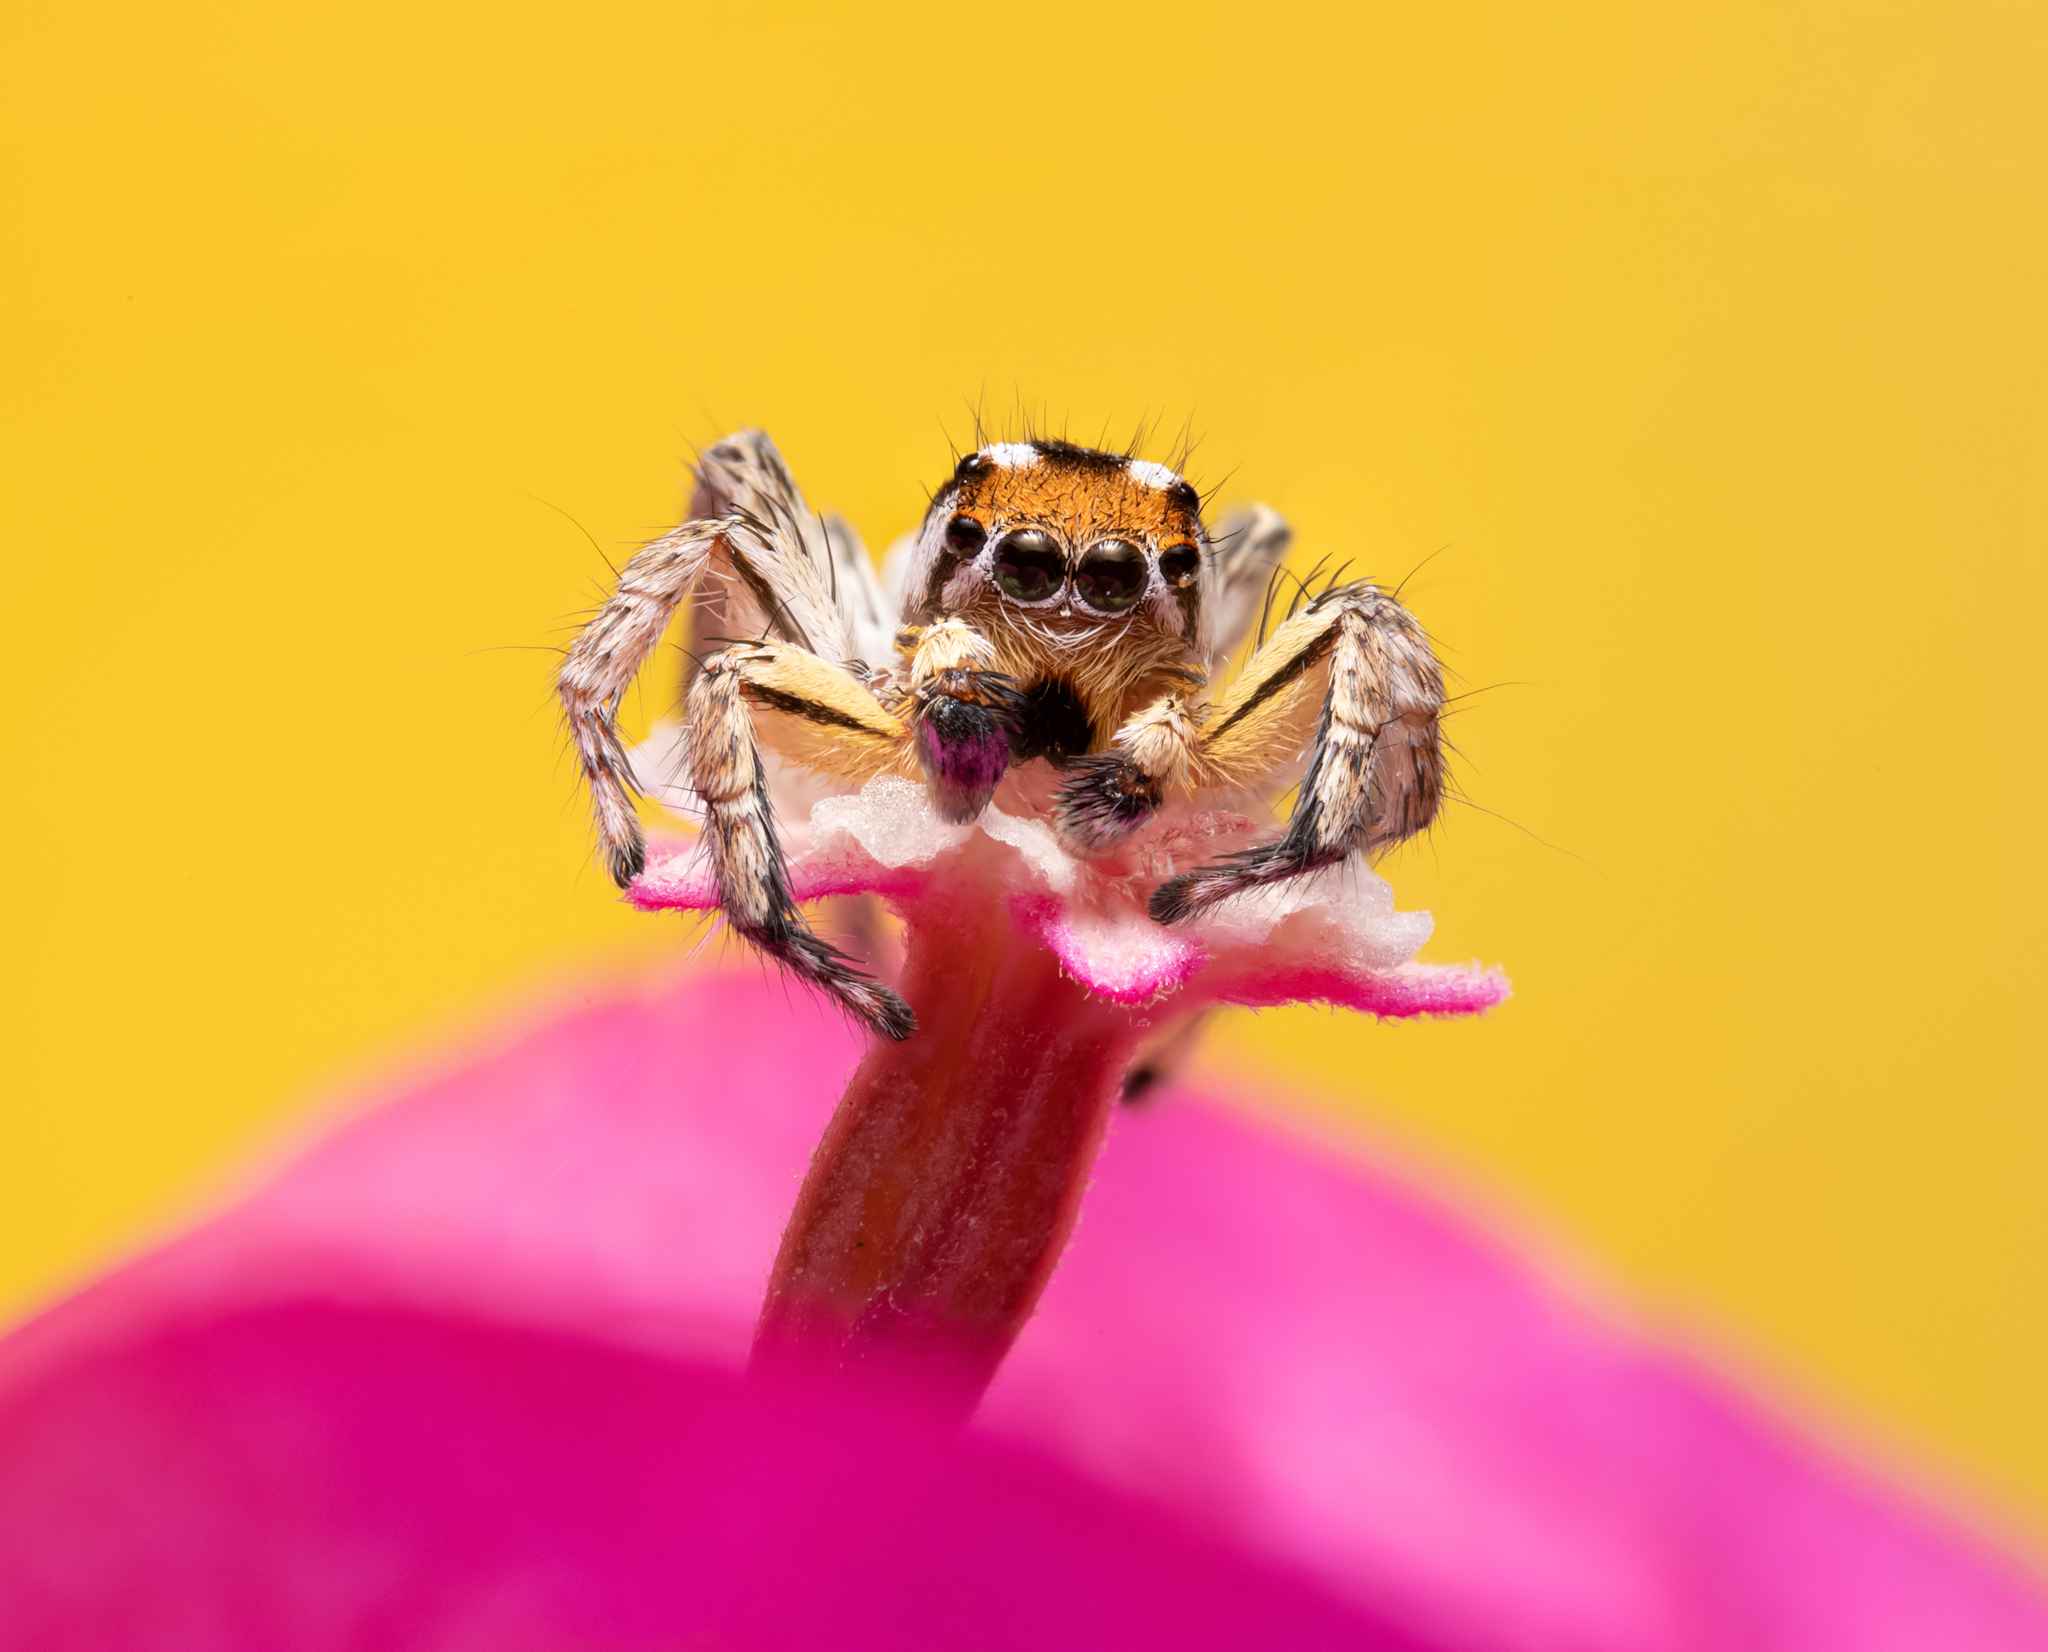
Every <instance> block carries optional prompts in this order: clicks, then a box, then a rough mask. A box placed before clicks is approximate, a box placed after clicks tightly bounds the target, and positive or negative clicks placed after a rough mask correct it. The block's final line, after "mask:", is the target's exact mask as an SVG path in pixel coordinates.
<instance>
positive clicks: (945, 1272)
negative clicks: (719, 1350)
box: [754, 903, 1143, 1416]
mask: <svg viewBox="0 0 2048 1652" xmlns="http://www.w3.org/2000/svg"><path fill="white" fill-rule="evenodd" d="M991 904H992V905H995V906H996V908H997V910H995V911H990V912H988V913H987V917H986V920H985V921H983V922H980V923H977V924H973V925H970V926H966V927H963V925H962V918H963V917H964V916H965V914H963V913H962V912H961V911H960V910H959V909H958V908H952V909H949V910H947V911H946V912H945V913H944V914H943V920H944V921H943V922H936V923H933V924H932V925H930V926H928V927H919V926H918V925H917V924H916V923H914V922H913V924H912V927H911V929H910V932H909V937H908V940H909V949H908V955H907V957H906V960H905V969H904V991H905V995H906V996H907V997H908V998H909V1000H910V1002H911V1005H912V1007H913V1008H914V1009H915V1010H916V1011H917V1016H918V1030H917V1032H916V1033H915V1034H914V1035H913V1036H912V1037H911V1038H909V1039H907V1040H905V1041H904V1042H902V1043H884V1042H877V1043H876V1044H874V1045H873V1046H872V1047H871V1048H870V1050H869V1051H868V1054H867V1056H866V1058H865V1059H864V1060H863V1061H862V1063H861V1065H860V1067H859V1069H858V1070H857V1071H856V1072H855V1073H854V1075H853V1080H852V1082H851V1083H850V1084H849V1085H848V1086H847V1090H846V1094H845V1095H844V1097H843V1098H842V1099H841V1100H840V1103H839V1109H838V1111H837V1112H836V1113H835V1114H834V1115H833V1118H832V1122H831V1123H830V1125H828V1126H827V1127H826V1131H825V1136H824V1139H823V1140H822V1141H821V1142H820V1143H819V1145H818V1150H817V1153H816V1155H815V1156H814V1157H813V1158H812V1160H811V1168H810V1172H809V1174H808V1175H807V1176H806V1178H805V1180H804V1185H803V1190H802V1192H801V1193H800V1194H799V1195H798V1196H797V1203H796V1209H795V1212H794V1213H793V1214H792V1215H791V1217H790V1221H789V1226H788V1228H787V1230H786V1231H785V1232H784V1234H783V1238H782V1248H781V1251H780V1252H779V1254H778V1255H777V1256H776V1259H775V1268H774V1272H773V1274H772V1275H771V1277H770V1280H769V1284H768V1295H767V1301H766V1303H765V1305H764V1306H763V1308H762V1311H761V1321H760V1325H759V1328H758V1330H757V1331H756V1333H755V1341H754V1365H755V1368H756V1370H757V1371H758V1370H763V1369H773V1368H775V1367H776V1366H778V1365H780V1364H782V1363H785V1362H787V1361H790V1360H792V1359H794V1358H798V1357H801V1358H805V1359H815V1358H817V1357H819V1356H820V1355H822V1356H824V1357H826V1358H828V1359H830V1360H832V1361H834V1362H835V1363H841V1364H848V1363H853V1362H856V1361H859V1360H860V1359H862V1358H863V1357H865V1356H868V1355H872V1354H878V1353H887V1354H893V1355H897V1356H899V1357H900V1356H904V1355H907V1356H909V1357H910V1358H912V1359H914V1360H916V1361H918V1362H919V1363H920V1364H923V1365H925V1366H927V1367H928V1368H929V1370H930V1373H931V1375H932V1376H933V1378H934V1379H935V1381H937V1382H938V1383H939V1384H940V1386H941V1388H942V1389H943V1391H944V1392H945V1394H946V1395H947V1396H948V1397H949V1398H950V1400H951V1401H952V1403H954V1404H955V1405H957V1407H958V1410H959V1413H960V1415H962V1416H964V1415H966V1413H967V1412H969V1411H971V1410H972V1409H973V1407H974V1404H975V1402H976V1401H977V1400H978V1399H979V1397H980V1395H981V1392H982V1390H983V1389H984V1388H986V1387H987V1385H988V1382H989V1380H990V1378H992V1377H993V1376H994V1375H995V1372H996V1368H997V1366H998V1365H999V1364H1000V1363H1001V1361H1002V1358H1003V1355H1004V1353H1005V1352H1006V1351H1007V1350H1008V1348H1009V1346H1010V1344H1011V1343H1012V1342H1013V1341H1014V1340H1015V1339H1016V1336H1017V1333H1018V1332H1019V1331H1020V1330H1021V1329H1022V1328H1023V1325H1024V1322H1025V1320H1026V1319H1028V1318H1029V1317H1030V1315H1031V1311H1032V1309H1033V1308H1034V1307H1035V1306H1036V1304H1037V1302H1038V1297H1039V1294H1040V1292H1041V1291H1043V1290H1044V1288H1045V1284H1046V1281H1047V1280H1048V1279H1049V1278H1050V1277H1051V1275H1052V1270H1053V1267H1054V1265H1055V1264H1056V1263H1057V1262H1058V1260H1059V1255H1060V1251H1061V1249H1062V1248H1063V1247H1064V1245H1065V1243H1066V1240H1067V1235H1068V1234H1069V1233H1070V1232H1071V1231H1072V1229H1073V1226H1074V1219H1075V1216H1076V1215H1077V1213H1078V1212H1079V1209H1080V1203H1081V1194H1082V1190H1083V1188H1084V1187H1085V1186H1086V1183H1087V1179H1088V1173H1089V1170H1090V1167H1091V1166H1092V1165H1093V1164H1094V1162H1095V1154H1096V1151H1097V1149H1098V1148H1099V1147H1100V1145H1101V1142H1102V1137H1103V1131H1104V1126H1105V1124H1106V1122H1107V1120H1108V1116H1109V1111H1110V1108H1111V1105H1112V1103H1113V1101H1114V1099H1115V1096H1116V1091H1117V1086H1118V1081H1119V1080H1120V1079H1121V1077H1122V1075H1123V1071H1124V1069H1125V1067H1126V1066H1127V1065H1128V1064H1129V1061H1130V1058H1131V1054H1132V1051H1133V1049H1134V1048H1135V1046H1136V1044H1137V1041H1138V1039H1139V1038H1140V1036H1141V1035H1142V1031H1143V1028H1142V1027H1141V1025H1140V1023H1139V1021H1138V1018H1137V1017H1135V1016H1133V1015H1132V1014H1131V1013H1130V1012H1129V1011H1127V1010H1125V1009H1122V1008H1119V1007H1118V1006H1116V1005H1113V1004H1106V1003H1102V1002H1100V1001H1098V1000H1095V999H1091V998H1090V997H1089V996H1088V995H1087V994H1086V993H1084V992H1083V991H1082V990H1081V989H1080V988H1079V987H1078V986H1076V985H1075V984H1074V983H1073V982H1071V981H1069V980H1067V979H1066V978H1065V977H1064V976H1062V975H1061V974H1060V972H1059V968H1058V965H1057V964H1056V963H1055V962H1054V960H1053V959H1052V958H1051V956H1050V955H1049V954H1048V953H1047V952H1046V951H1045V950H1044V949H1042V948H1041V947H1038V946H1034V945H1030V944H1028V943H1026V942H1024V941H1022V940H1021V939H1020V937H1018V936H1017V935H1016V933H1015V932H1014V931H1013V930H1012V929H1011V928H1010V927H1009V925H1008V923H1007V922H1005V921H1004V919H1003V917H1002V915H1001V912H1000V905H999V903H991Z"/></svg>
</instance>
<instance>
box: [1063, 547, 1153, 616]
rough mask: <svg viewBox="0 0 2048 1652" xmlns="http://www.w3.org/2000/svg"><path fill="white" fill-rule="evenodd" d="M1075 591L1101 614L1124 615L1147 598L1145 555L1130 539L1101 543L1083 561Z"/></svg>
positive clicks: (1091, 549)
mask: <svg viewBox="0 0 2048 1652" xmlns="http://www.w3.org/2000/svg"><path fill="white" fill-rule="evenodd" d="M1074 589H1075V591H1076V592H1078V593H1079V595H1080V598H1081V600H1082V601H1083V602H1085V603H1087V604H1088V606H1089V607H1090V608H1093V609H1094V610H1095V611H1096V612H1097V613H1099V614H1121V613H1122V612H1123V611H1124V610H1125V609H1126V608H1128V607H1130V605H1131V604H1132V603H1134V602H1136V601H1137V600H1138V598H1140V597H1141V596H1143V595H1144V594H1145V553H1144V552H1143V551H1141V550H1139V549H1138V547H1137V546H1135V545H1133V544H1132V543H1131V542H1130V541H1129V540H1128V539H1098V540H1097V541H1096V542H1095V543H1094V544H1093V545H1090V546H1089V547H1088V554H1087V555H1086V556H1084V557H1082V558H1081V566H1080V569H1079V571H1077V572H1076V573H1075V575H1074Z"/></svg>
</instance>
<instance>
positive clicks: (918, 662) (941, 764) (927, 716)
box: [897, 619, 1023, 824]
mask: <svg viewBox="0 0 2048 1652" xmlns="http://www.w3.org/2000/svg"><path fill="white" fill-rule="evenodd" d="M897 646H898V649H899V651H901V652H904V653H907V654H908V656H909V661H910V708H911V709H910V716H911V720H912V722H913V723H914V724H915V725H916V730H917V734H916V744H917V757H918V762H919V764H920V765H921V766H922V767H923V769H924V776H925V782H926V784H927V785H928V786H929V787H930V788H931V794H932V802H933V803H934V804H936V805H937V807H938V811H939V813H940V815H941V816H942V817H944V818H945V819H946V820H949V821H952V822H954V823H955V824H964V823H965V822H967V821H970V820H975V819H978V818H979V817H980V815H981V811H982V810H983V809H985V808H987V807H988V804H989V799H990V798H992V797H993V796H995V790H996V787H997V786H998V785H1000V784H1001V783H1002V778H1003V776H1004V775H1005V774H1006V773H1008V772H1009V767H1010V758H1011V751H1012V747H1013V746H1014V744H1015V742H1016V737H1017V732H1018V727H1019V721H1020V719H1021V717H1022V715H1023V697H1022V695H1021V694H1019V692H1018V689H1017V685H1016V683H1015V682H1014V681H1013V680H1012V679H1011V678H1010V677H1008V676H1006V675H1005V674H1003V673H1002V672H1000V671H997V670H995V669H994V665H995V658H996V653H995V649H994V648H993V647H992V646H991V645H990V643H989V640H988V639H987V638H986V637H984V636H983V635H982V634H981V633H980V632H979V631H977V630H975V629H974V627H973V626H971V625H969V624H968V623H967V622H966V621H965V620H961V619H948V620H942V621H940V622H939V623H938V624H937V625H929V626H924V627H916V626H912V627H909V628H908V629H906V630H905V631H904V632H903V633H902V634H901V635H899V637H898V638H897Z"/></svg>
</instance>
